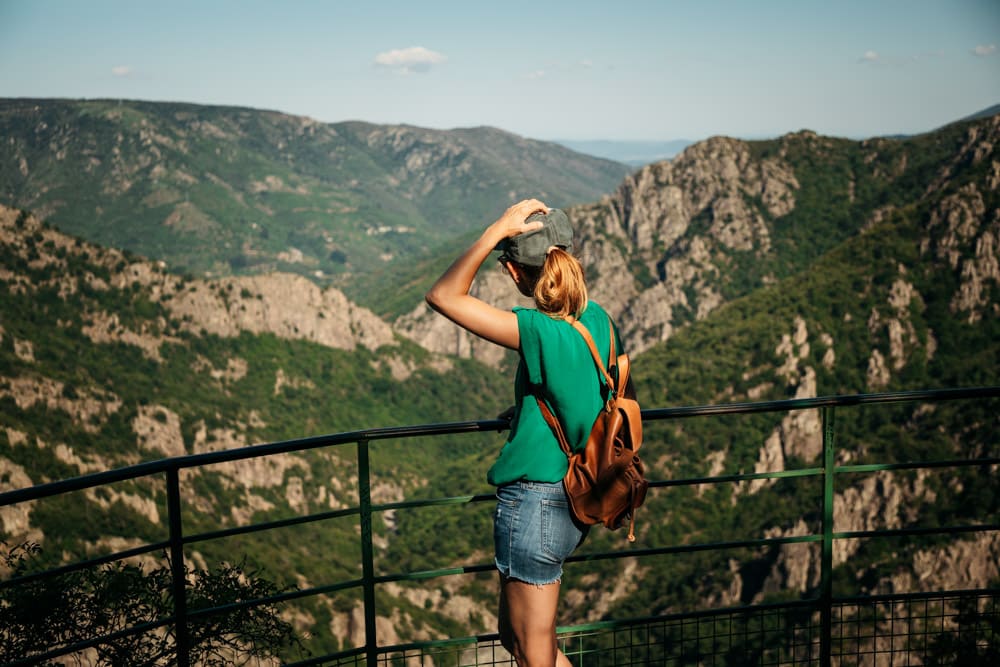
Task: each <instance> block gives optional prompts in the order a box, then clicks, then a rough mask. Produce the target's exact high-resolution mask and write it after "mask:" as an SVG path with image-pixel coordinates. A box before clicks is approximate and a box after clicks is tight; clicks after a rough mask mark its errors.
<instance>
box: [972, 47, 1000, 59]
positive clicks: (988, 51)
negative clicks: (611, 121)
mask: <svg viewBox="0 0 1000 667" xmlns="http://www.w3.org/2000/svg"><path fill="white" fill-rule="evenodd" d="M996 51H997V45H996V44H980V45H979V46H977V47H976V48H974V49H972V52H973V53H975V54H976V55H977V56H983V57H986V56H992V55H993V54H994V53H996Z"/></svg>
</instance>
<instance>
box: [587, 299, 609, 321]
mask: <svg viewBox="0 0 1000 667" xmlns="http://www.w3.org/2000/svg"><path fill="white" fill-rule="evenodd" d="M608 319H610V318H609V317H608V313H607V311H605V310H604V308H603V307H602V306H601V304H599V303H597V302H596V301H588V302H587V307H586V308H585V309H584V311H583V313H582V314H581V315H580V321H581V322H583V323H584V324H589V323H590V322H603V321H605V320H608Z"/></svg>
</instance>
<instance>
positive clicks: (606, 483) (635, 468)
mask: <svg viewBox="0 0 1000 667" xmlns="http://www.w3.org/2000/svg"><path fill="white" fill-rule="evenodd" d="M566 319H567V321H568V322H570V324H572V325H573V328H574V329H576V330H577V331H578V332H579V333H580V335H581V336H583V339H584V340H585V341H586V343H587V346H588V347H589V348H590V353H591V355H592V356H593V357H594V364H595V365H596V366H597V370H598V374H599V375H600V376H601V396H602V398H603V397H608V398H607V399H606V400H605V402H604V407H603V408H602V409H601V411H600V413H598V415H597V418H596V419H595V420H594V424H593V426H592V427H591V429H590V436H589V437H588V438H587V444H586V446H585V447H584V448H583V449H582V450H580V451H578V452H574V451H573V449H572V448H571V447H570V445H569V443H568V442H567V441H566V434H565V432H564V431H563V428H562V425H561V424H560V423H559V420H558V419H557V418H556V417H555V415H553V414H552V411H551V410H550V409H549V407H548V405H546V403H545V401H544V400H542V399H541V398H539V397H538V396H536V397H535V398H536V400H537V401H538V407H539V408H540V409H541V411H542V416H543V417H545V421H546V422H548V424H549V426H550V427H551V428H552V431H553V433H554V434H555V436H556V439H558V440H559V446H560V447H562V450H563V451H564V452H565V453H566V456H567V457H568V459H569V469H568V470H567V471H566V476H565V477H564V478H563V486H564V487H565V488H566V495H567V497H568V498H569V504H570V512H571V513H572V514H573V516H574V517H575V518H576V520H577V521H579V522H580V523H582V524H584V525H588V526H589V525H594V524H598V523H603V524H604V525H605V526H607V527H608V528H610V529H611V530H617V529H618V528H620V527H621V526H622V525H623V524H624V523H625V521H626V520H627V521H628V540H629V542H634V541H635V512H636V510H637V509H638V508H639V506H640V505H642V503H643V501H644V500H645V499H646V490H647V489H648V487H649V482H647V481H646V476H645V474H646V469H645V466H644V465H643V463H642V461H641V460H640V458H639V454H638V452H639V448H640V447H641V446H642V414H641V412H640V410H639V403H638V402H637V401H636V398H635V388H634V387H633V386H632V378H631V377H630V375H629V371H630V365H629V357H628V355H627V354H624V353H623V354H617V353H616V348H615V328H614V324H613V323H611V322H610V321H609V328H610V330H611V347H610V355H609V359H608V363H607V366H605V364H604V362H603V361H602V359H601V357H600V354H599V353H598V351H597V346H596V345H594V339H593V338H592V337H591V335H590V332H589V331H587V328H586V327H584V326H583V325H582V324H580V322H579V321H577V320H576V319H574V318H571V317H569V318H566Z"/></svg>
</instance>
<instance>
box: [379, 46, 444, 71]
mask: <svg viewBox="0 0 1000 667" xmlns="http://www.w3.org/2000/svg"><path fill="white" fill-rule="evenodd" d="M446 60H448V58H447V57H445V56H444V55H443V54H441V53H438V52H437V51H431V50H430V49H425V48H424V47H422V46H411V47H410V48H408V49H393V50H392V51H385V52H383V53H380V54H378V55H377V56H375V64H376V65H378V66H379V67H387V68H389V69H394V70H397V71H399V72H403V73H404V74H409V73H410V72H426V71H428V70H429V69H430V68H431V67H433V66H434V65H440V64H441V63H443V62H445V61H446Z"/></svg>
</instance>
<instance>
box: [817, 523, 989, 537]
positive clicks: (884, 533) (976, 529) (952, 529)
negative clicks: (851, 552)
mask: <svg viewBox="0 0 1000 667" xmlns="http://www.w3.org/2000/svg"><path fill="white" fill-rule="evenodd" d="M994 530H1000V523H983V524H977V525H965V526H937V527H934V528H884V529H882V530H852V531H847V532H843V533H834V534H833V538H834V539H835V540H855V539H862V538H868V537H905V536H907V535H943V534H946V533H987V532H990V531H994Z"/></svg>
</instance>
